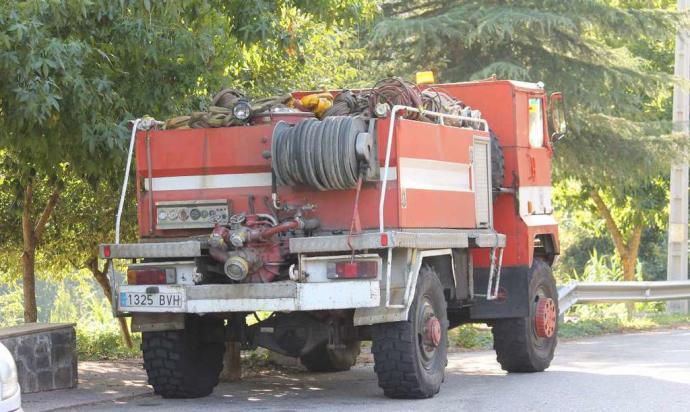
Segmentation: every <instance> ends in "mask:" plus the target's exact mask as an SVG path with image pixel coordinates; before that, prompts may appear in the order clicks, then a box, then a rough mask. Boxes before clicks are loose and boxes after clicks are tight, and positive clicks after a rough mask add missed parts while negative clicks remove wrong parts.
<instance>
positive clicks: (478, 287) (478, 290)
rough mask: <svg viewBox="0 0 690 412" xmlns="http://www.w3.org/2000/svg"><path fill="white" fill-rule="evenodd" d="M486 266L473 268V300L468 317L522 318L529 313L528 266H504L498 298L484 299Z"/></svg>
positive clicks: (480, 318) (486, 279)
mask: <svg viewBox="0 0 690 412" xmlns="http://www.w3.org/2000/svg"><path fill="white" fill-rule="evenodd" d="M488 277H489V269H488V268H475V269H474V293H475V301H474V304H473V305H472V306H470V319H472V320H484V319H501V318H522V317H526V316H528V314H529V268H527V267H523V266H518V267H509V268H508V267H504V268H503V269H502V271H501V284H500V288H499V292H498V299H496V300H486V298H485V297H484V296H477V295H481V294H483V295H485V294H486V285H487V282H488Z"/></svg>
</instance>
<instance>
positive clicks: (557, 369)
mask: <svg viewBox="0 0 690 412" xmlns="http://www.w3.org/2000/svg"><path fill="white" fill-rule="evenodd" d="M80 367H81V370H80V374H81V375H80V376H81V379H80V387H79V388H78V389H74V390H62V391H53V392H45V393H39V394H33V395H27V396H25V397H24V408H25V410H27V411H34V410H42V411H45V410H55V409H66V410H78V411H92V410H99V411H143V410H145V411H147V412H148V411H165V412H174V411H185V410H203V411H204V412H206V411H228V410H241V411H247V410H250V411H253V410H261V411H283V412H287V411H304V410H311V411H329V412H330V411H348V412H352V411H353V410H354V409H356V410H357V412H363V411H376V412H382V411H446V410H453V411H462V410H482V411H483V410H491V411H501V410H504V411H523V410H531V411H553V410H558V411H595V410H602V411H604V410H605V411H616V410H619V411H650V410H663V411H688V410H690V327H687V328H680V329H675V330H661V331H653V332H644V333H635V334H624V335H609V336H601V337H596V338H589V339H582V340H577V341H569V342H561V343H560V345H559V346H558V349H557V354H556V358H555V360H554V362H553V363H552V366H551V368H549V369H548V371H547V372H545V373H538V374H506V373H504V372H503V371H501V370H500V368H499V367H498V365H497V364H496V362H495V356H494V353H493V352H488V351H481V352H461V353H452V354H450V356H449V362H448V369H447V370H446V381H445V383H444V384H443V386H442V387H441V392H440V393H439V394H438V395H437V396H436V397H434V398H432V399H426V400H418V401H400V400H390V399H387V398H384V397H383V394H382V392H381V391H380V389H379V388H378V387H377V385H376V376H375V375H374V371H373V367H372V365H371V364H363V365H358V366H357V367H355V368H353V370H351V371H349V372H343V373H327V374H311V373H307V372H290V373H282V372H281V373H275V374H271V375H270V376H259V377H254V378H250V379H245V380H243V381H242V382H241V383H221V384H220V385H219V386H218V387H217V388H216V390H215V391H214V393H213V395H211V396H209V397H207V398H202V399H196V400H164V399H161V398H160V397H157V396H154V395H153V394H152V393H151V390H150V389H149V388H148V387H147V386H146V385H145V379H146V378H145V375H144V373H143V372H142V371H141V366H140V364H138V363H137V362H134V361H132V362H125V363H118V364H115V365H113V364H107V363H99V362H85V363H83V364H81V365H80Z"/></svg>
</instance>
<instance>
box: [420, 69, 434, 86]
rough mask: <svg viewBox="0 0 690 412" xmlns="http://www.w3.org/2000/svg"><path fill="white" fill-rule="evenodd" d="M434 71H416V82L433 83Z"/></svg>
mask: <svg viewBox="0 0 690 412" xmlns="http://www.w3.org/2000/svg"><path fill="white" fill-rule="evenodd" d="M434 82H435V81H434V72H417V84H433V83H434Z"/></svg>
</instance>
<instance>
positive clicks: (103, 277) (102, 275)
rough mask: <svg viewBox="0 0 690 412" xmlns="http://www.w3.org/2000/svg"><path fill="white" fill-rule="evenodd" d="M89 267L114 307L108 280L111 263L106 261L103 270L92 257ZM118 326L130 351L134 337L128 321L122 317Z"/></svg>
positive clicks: (88, 263) (118, 320)
mask: <svg viewBox="0 0 690 412" xmlns="http://www.w3.org/2000/svg"><path fill="white" fill-rule="evenodd" d="M87 266H88V267H89V270H91V273H92V274H93V277H94V278H96V282H98V284H99V285H100V286H101V289H102V290H103V294H104V295H105V297H106V299H108V303H110V305H111V306H112V304H113V290H112V288H111V287H110V281H109V279H108V270H109V268H110V267H109V262H108V261H106V262H105V265H104V266H103V269H99V268H98V258H97V257H92V258H91V259H89V261H88V262H87ZM116 319H117V322H118V324H119V325H120V335H122V341H123V342H124V344H125V346H127V347H128V348H129V349H131V348H132V347H133V346H134V344H133V343H132V335H131V334H130V333H129V327H128V326H127V320H126V319H125V318H122V317H118V318H116Z"/></svg>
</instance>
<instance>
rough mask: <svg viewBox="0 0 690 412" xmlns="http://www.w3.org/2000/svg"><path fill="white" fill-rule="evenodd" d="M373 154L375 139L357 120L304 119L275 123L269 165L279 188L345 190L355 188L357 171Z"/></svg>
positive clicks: (354, 118) (373, 156) (373, 157)
mask: <svg viewBox="0 0 690 412" xmlns="http://www.w3.org/2000/svg"><path fill="white" fill-rule="evenodd" d="M374 152H375V145H374V139H373V137H372V135H371V133H368V132H367V124H366V122H365V121H364V120H363V119H362V118H360V117H351V116H330V117H327V118H325V119H324V120H316V119H305V120H302V121H300V122H299V123H297V124H296V125H294V126H291V125H289V124H287V123H285V122H278V124H277V125H276V127H275V128H274V129H273V137H272V144H271V166H272V167H273V171H274V172H275V174H276V178H277V181H278V184H281V185H289V186H295V185H304V186H309V187H312V188H315V189H317V190H322V191H323V190H346V189H353V188H355V187H356V186H357V179H358V177H359V176H360V173H361V172H362V170H361V169H360V168H361V167H367V166H368V165H369V164H370V163H372V162H373V161H374V160H375V158H376V156H375V153H374Z"/></svg>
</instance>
